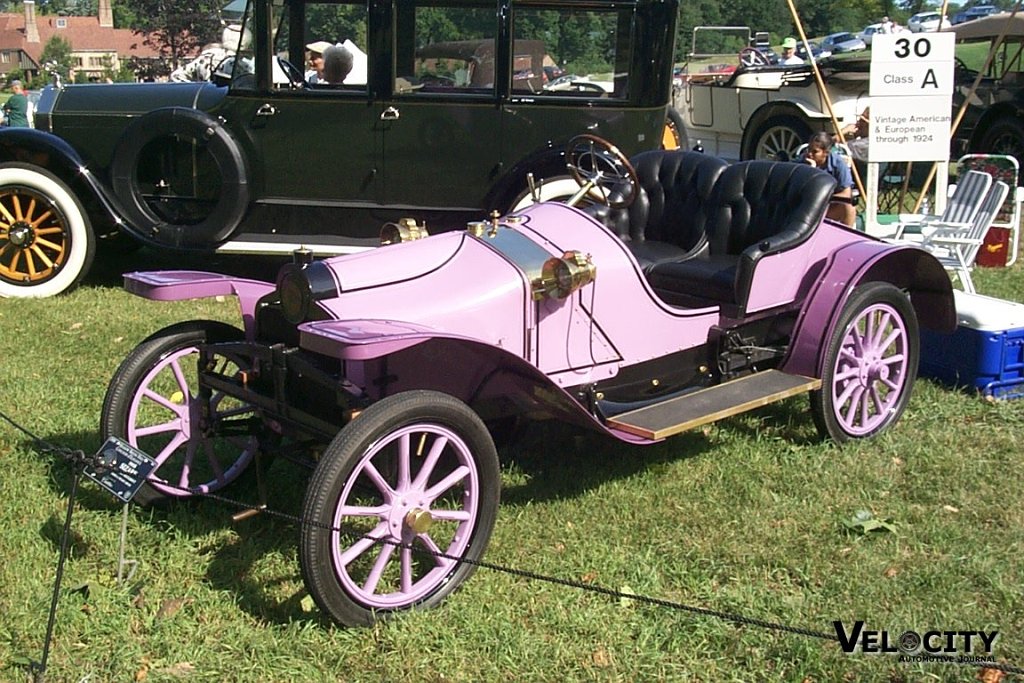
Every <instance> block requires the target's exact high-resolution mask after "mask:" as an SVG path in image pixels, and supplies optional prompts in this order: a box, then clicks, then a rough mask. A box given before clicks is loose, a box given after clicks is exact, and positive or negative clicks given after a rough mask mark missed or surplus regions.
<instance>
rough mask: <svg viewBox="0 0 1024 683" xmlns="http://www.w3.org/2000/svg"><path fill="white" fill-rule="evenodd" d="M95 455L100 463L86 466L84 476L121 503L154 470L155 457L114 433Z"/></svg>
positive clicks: (127, 498) (136, 490)
mask: <svg viewBox="0 0 1024 683" xmlns="http://www.w3.org/2000/svg"><path fill="white" fill-rule="evenodd" d="M96 456H97V459H98V461H99V462H98V464H97V465H96V466H95V467H86V468H85V474H86V476H87V477H89V478H90V479H92V480H93V481H94V482H96V483H97V484H99V485H100V486H101V487H103V488H104V489H106V490H107V491H110V492H111V493H113V494H114V495H115V496H117V497H118V498H119V499H120V500H121V502H124V503H127V502H129V501H130V500H131V499H132V497H133V496H134V495H135V494H136V493H137V492H138V490H139V488H140V487H141V486H142V484H143V483H145V481H146V477H148V476H149V475H150V473H151V472H152V471H153V470H154V469H156V460H154V459H153V458H151V457H150V456H149V455H147V454H146V453H145V452H143V451H140V450H139V449H138V448H136V447H135V446H132V445H131V444H130V443H128V442H127V441H122V440H121V439H118V438H117V437H116V436H112V437H110V438H108V439H107V440H106V441H105V442H103V445H102V446H100V449H99V451H97V452H96Z"/></svg>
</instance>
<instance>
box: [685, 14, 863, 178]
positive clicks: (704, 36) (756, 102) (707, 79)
mask: <svg viewBox="0 0 1024 683" xmlns="http://www.w3.org/2000/svg"><path fill="white" fill-rule="evenodd" d="M748 34H749V29H746V28H742V27H733V26H698V27H695V28H694V30H693V43H692V49H691V51H690V53H689V55H688V58H687V64H686V79H685V81H684V85H683V88H682V90H681V91H680V92H679V93H677V94H676V97H675V109H676V110H677V111H678V112H679V115H680V116H681V118H682V122H683V128H684V130H685V132H686V139H687V140H688V141H689V142H690V143H691V144H693V143H696V142H698V141H699V142H700V144H701V146H702V147H703V148H704V149H705V151H706V152H707V153H708V154H713V155H715V156H719V157H722V158H724V159H728V160H730V161H732V160H739V159H774V160H777V161H788V160H790V159H794V158H796V151H797V149H798V148H799V147H800V145H803V144H804V143H806V142H807V139H808V138H809V137H810V135H811V133H812V132H814V131H818V130H825V129H831V127H832V119H831V117H830V116H829V114H828V108H827V106H826V103H825V98H824V97H823V96H822V93H821V91H820V90H819V88H818V85H817V83H816V82H815V77H814V72H813V71H812V69H811V66H810V64H805V65H803V66H773V65H770V64H767V63H764V62H760V63H756V64H752V65H751V64H747V63H746V62H745V61H744V60H743V59H742V57H743V56H746V55H749V54H750V53H749V52H748V51H749V50H752V48H749V47H747V48H744V47H743V46H746V45H748V44H749V42H748V41H749V36H748ZM734 46H739V47H737V49H738V50H739V51H740V53H742V55H741V54H737V53H735V52H731V51H730V48H732V47H734ZM818 66H819V70H820V72H821V75H822V79H823V81H824V83H825V87H826V91H827V94H828V98H829V99H830V100H831V102H832V105H833V107H834V109H835V111H836V116H837V117H838V119H839V121H840V123H841V124H847V123H855V122H856V121H857V117H858V116H859V115H860V113H861V112H862V111H864V109H865V108H866V107H867V106H868V105H869V100H868V83H867V79H868V73H869V66H870V61H869V60H867V59H863V58H860V57H853V58H849V59H843V60H835V59H829V58H827V57H822V58H821V59H820V60H818Z"/></svg>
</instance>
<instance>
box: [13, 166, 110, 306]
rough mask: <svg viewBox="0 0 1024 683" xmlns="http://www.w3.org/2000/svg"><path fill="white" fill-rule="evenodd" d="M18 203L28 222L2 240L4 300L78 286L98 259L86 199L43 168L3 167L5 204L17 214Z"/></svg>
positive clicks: (54, 293) (14, 227) (63, 290)
mask: <svg viewBox="0 0 1024 683" xmlns="http://www.w3.org/2000/svg"><path fill="white" fill-rule="evenodd" d="M14 199H17V200H18V201H19V202H21V206H20V208H21V211H23V212H24V214H23V215H24V216H26V218H27V220H26V221H24V222H22V225H21V226H20V231H19V232H18V233H16V232H15V230H16V226H17V222H15V224H12V225H11V226H9V228H8V229H7V230H5V231H4V233H3V236H2V237H0V297H8V298H23V297H48V296H55V295H57V294H63V293H64V292H68V291H70V290H72V289H74V288H75V287H77V286H78V284H79V283H80V282H81V281H82V278H83V277H84V276H85V274H86V273H88V272H89V269H90V268H91V267H92V262H93V260H94V259H95V256H96V235H95V233H94V232H93V229H92V223H91V222H90V221H89V215H88V214H87V213H86V211H85V208H84V207H83V206H82V203H81V201H79V199H78V197H77V196H75V193H74V192H73V191H72V190H71V188H70V187H68V185H67V184H66V183H64V181H62V180H61V179H60V178H58V177H57V176H55V175H54V174H52V173H50V172H49V171H47V170H45V169H43V168H39V167H38V166H33V165H31V164H23V163H14V162H12V163H6V164H0V204H2V205H4V210H5V211H7V212H8V213H9V214H17V210H16V209H15V207H14V206H13V205H11V206H7V205H8V204H9V202H11V201H13V200H14ZM30 211H32V212H33V213H31V215H29V214H28V212H30ZM39 221H43V222H42V223H40V222H39ZM32 235H35V236H34V237H31V236H32ZM43 256H45V260H44V259H43Z"/></svg>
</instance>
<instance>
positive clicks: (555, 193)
mask: <svg viewBox="0 0 1024 683" xmlns="http://www.w3.org/2000/svg"><path fill="white" fill-rule="evenodd" d="M579 189H580V186H579V183H577V182H576V181H575V180H573V179H572V178H569V177H568V176H566V177H558V178H552V179H550V180H545V181H544V183H543V184H542V185H541V187H540V201H542V202H550V201H557V200H562V201H564V200H566V199H568V198H569V197H571V196H573V195H574V194H576V193H577V192H579ZM535 203H536V202H534V201H533V197H532V196H531V195H530V192H529V190H527V191H526V192H525V193H524V194H522V195H520V196H519V197H518V198H517V199H516V201H515V202H513V203H512V208H511V211H512V212H516V211H522V210H523V209H526V208H528V207H530V206H533V205H534V204H535Z"/></svg>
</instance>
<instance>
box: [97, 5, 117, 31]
mask: <svg viewBox="0 0 1024 683" xmlns="http://www.w3.org/2000/svg"><path fill="white" fill-rule="evenodd" d="M100 28H114V12H113V11H112V10H111V9H110V0H100Z"/></svg>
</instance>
